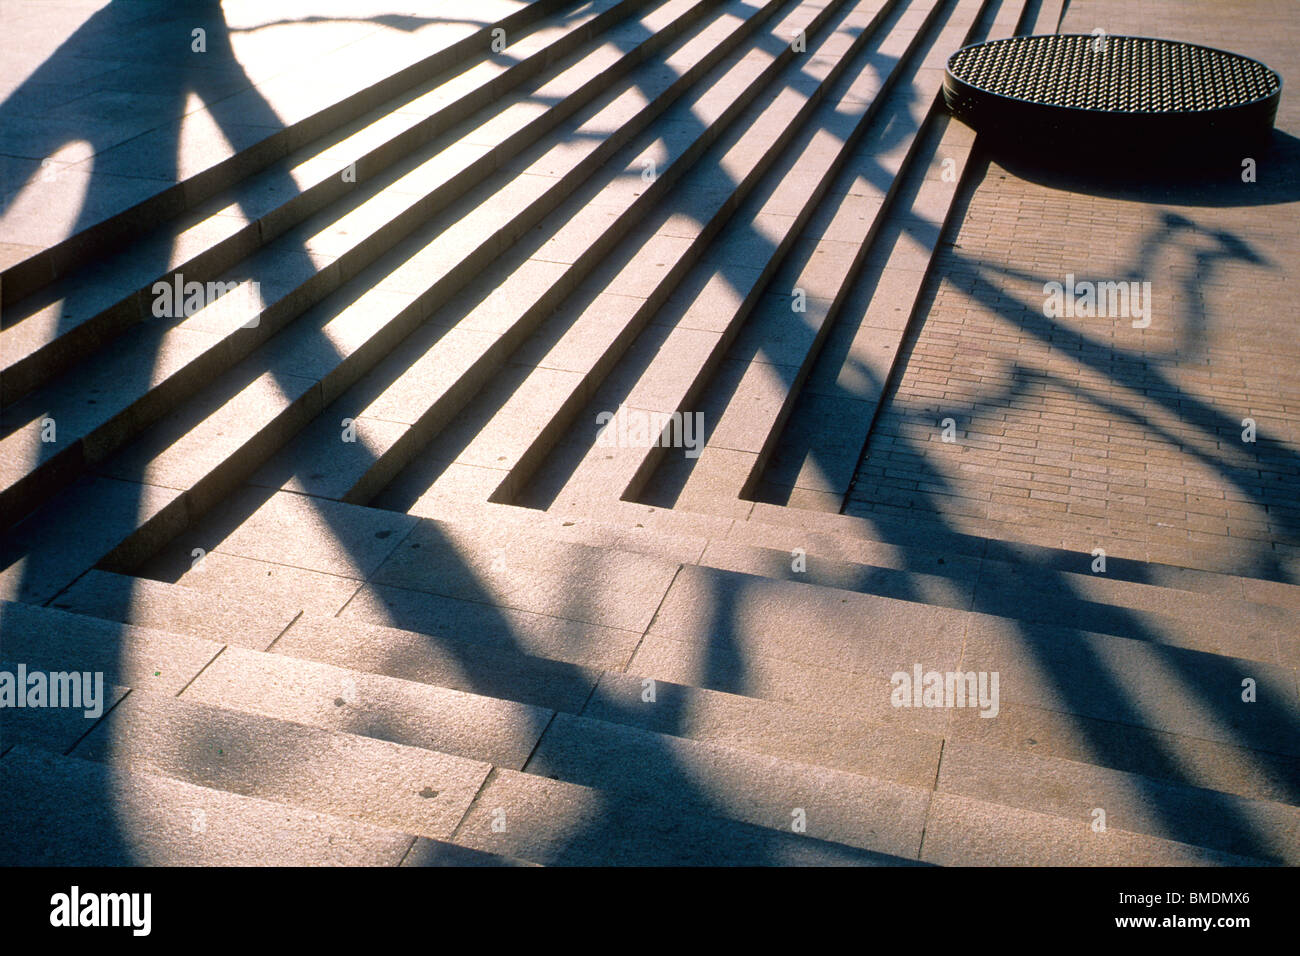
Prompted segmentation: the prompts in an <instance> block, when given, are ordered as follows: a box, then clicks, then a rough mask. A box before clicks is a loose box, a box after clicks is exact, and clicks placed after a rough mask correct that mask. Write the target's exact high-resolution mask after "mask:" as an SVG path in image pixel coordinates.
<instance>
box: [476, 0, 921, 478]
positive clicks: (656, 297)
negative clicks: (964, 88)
mask: <svg viewBox="0 0 1300 956" xmlns="http://www.w3.org/2000/svg"><path fill="white" fill-rule="evenodd" d="M937 10H938V5H936V6H935V8H934V11H937ZM887 13H888V9H887V8H886V9H882V10H880V11H879V12H877V14H876V16H875V17H873V19H872V21H871V23H870V24H869V25H868V26H866V27H864V28H863V29H862V30H861V32H860V33H859V34H858V36H857V37H855V38H854V42H853V44H852V45H851V46H850V48H849V49H848V50H847V51H846V52H845V53H844V54H843V56H842V58H841V59H840V60H839V62H838V63H837V64H836V66H835V68H834V69H832V70H831V71H830V72H829V73H828V74H827V76H826V77H825V79H824V80H823V82H822V85H820V86H819V87H818V88H817V90H816V91H815V92H814V93H813V94H812V95H811V96H809V97H808V99H807V101H806V102H805V104H804V105H803V107H802V108H801V109H800V111H799V113H798V114H797V115H796V116H794V117H792V118H791V121H790V123H789V124H788V125H787V126H786V128H785V130H784V131H783V134H782V135H781V136H780V137H778V138H777V139H776V140H774V141H773V142H772V144H771V147H770V149H769V150H768V151H767V152H766V153H765V154H764V156H763V157H762V159H761V161H760V162H758V163H756V164H754V166H753V167H752V168H751V169H750V171H749V172H748V173H747V174H746V175H745V176H744V177H743V179H742V180H741V181H740V182H739V183H737V184H736V187H735V189H734V190H733V191H732V192H731V194H730V195H729V196H728V198H727V200H726V201H725V202H724V203H723V204H722V206H721V207H720V208H719V209H718V210H717V211H716V212H715V214H714V215H713V216H712V217H711V218H710V219H709V221H708V222H707V223H706V224H705V225H704V227H703V228H702V229H701V231H700V233H699V234H698V235H697V236H696V238H695V240H694V241H693V242H692V244H691V246H690V247H689V248H688V249H687V250H686V251H685V253H684V254H683V255H682V256H681V257H680V258H679V260H678V262H677V263H676V264H675V265H674V266H673V268H672V269H671V270H670V271H669V272H668V273H667V275H665V276H664V278H663V280H662V282H661V283H660V285H659V286H658V287H657V288H656V289H655V291H654V292H653V293H652V295H651V296H650V297H649V298H648V299H647V300H646V304H645V306H644V307H643V308H642V309H640V310H638V312H637V313H636V314H635V315H634V316H633V318H632V320H631V321H630V322H629V323H628V324H627V325H626V326H624V328H623V329H622V330H621V332H620V333H619V335H618V337H617V338H616V339H615V340H614V341H613V342H612V343H610V345H609V347H608V348H607V349H606V350H605V351H604V353H603V354H602V355H601V357H600V358H599V359H598V361H597V362H596V363H595V364H594V365H593V366H592V367H591V368H590V369H588V371H587V372H586V374H585V375H584V378H583V380H582V382H581V383H580V384H579V386H578V387H577V388H575V390H574V391H573V392H572V393H571V394H570V395H569V396H568V398H567V399H566V400H565V402H564V404H563V405H562V406H561V407H560V408H559V409H558V410H556V412H555V413H554V414H553V415H551V417H550V418H549V419H548V421H547V423H546V425H545V427H544V428H543V430H542V431H541V432H540V434H539V435H538V437H537V439H536V440H535V441H534V442H533V443H532V444H531V445H530V446H529V448H528V449H527V451H526V452H525V453H524V454H523V456H521V458H520V459H519V461H518V462H517V463H516V464H515V466H514V467H513V468H512V469H511V470H510V473H509V475H508V476H507V477H506V478H505V480H504V481H503V482H502V483H501V485H499V486H498V487H497V488H496V490H495V491H494V492H493V493H492V494H491V495H490V496H489V500H490V501H493V502H513V501H514V500H516V499H517V497H518V496H519V495H520V494H521V493H522V491H523V489H524V487H525V486H526V485H527V484H528V482H529V481H531V480H532V477H533V475H534V474H535V472H536V470H537V469H538V468H539V467H540V466H541V465H542V463H543V462H544V461H545V460H546V458H547V456H549V455H550V454H551V453H552V452H553V451H554V450H555V445H556V443H557V442H558V441H559V440H560V439H561V438H562V437H563V435H564V434H565V433H567V432H569V431H570V429H572V427H573V424H574V421H575V420H576V419H577V416H578V415H579V414H580V413H581V412H582V411H583V409H584V408H585V406H586V404H587V402H588V401H589V400H590V399H591V397H592V395H593V394H594V393H595V392H596V390H597V389H598V388H599V387H600V385H601V384H602V383H603V382H604V380H605V378H606V377H607V376H608V375H609V374H610V372H612V371H613V369H614V368H615V366H616V365H617V363H618V362H619V361H620V360H621V359H622V357H623V355H624V353H625V352H626V351H627V349H628V347H629V346H630V345H631V344H632V343H633V341H635V339H636V337H637V336H638V335H640V334H641V332H642V331H643V330H644V328H645V326H646V324H647V323H648V322H649V321H650V319H651V318H652V317H653V316H654V315H655V314H656V313H657V312H658V311H659V309H660V308H661V307H662V306H663V304H664V303H665V302H666V301H667V300H668V298H669V297H670V296H671V295H672V293H673V291H674V289H675V288H676V286H677V285H678V284H679V283H680V282H681V280H682V279H683V278H684V277H685V276H686V274H687V273H688V272H690V270H691V269H693V268H694V267H695V266H696V264H697V263H698V262H699V261H700V260H701V259H702V258H703V257H704V255H705V254H706V253H707V252H708V249H709V247H710V244H711V243H712V241H713V240H714V238H715V237H716V236H717V235H718V233H719V232H721V231H722V229H723V228H724V227H725V226H726V224H727V222H728V221H729V220H730V219H731V217H732V216H733V214H734V213H735V212H736V211H737V209H739V207H740V206H741V205H743V204H744V201H745V199H746V198H747V197H748V196H749V194H750V193H751V192H752V191H753V189H754V187H755V186H756V185H757V184H758V182H759V181H760V180H761V179H762V177H763V176H764V175H765V174H766V173H767V172H768V171H769V170H770V169H771V168H772V166H773V165H774V164H775V163H776V162H777V161H778V160H779V159H780V157H781V154H782V153H783V152H784V151H785V149H786V148H787V147H788V146H789V144H790V142H791V141H792V140H793V139H794V138H795V137H796V136H797V135H798V134H799V133H800V132H801V129H802V127H803V126H804V124H805V123H806V122H808V120H809V117H811V115H812V114H813V113H814V112H815V111H816V110H817V108H818V107H819V106H820V105H821V104H822V103H823V102H824V100H825V98H826V96H827V94H828V92H829V90H830V89H831V88H833V86H834V85H835V83H836V81H837V80H838V79H839V78H840V77H841V76H842V75H843V74H844V73H845V71H846V70H847V69H848V67H849V65H850V64H851V62H852V60H853V58H854V57H855V56H856V55H857V54H859V53H860V52H861V51H862V50H863V48H864V47H865V46H866V45H867V44H868V42H869V41H870V40H871V39H872V37H873V36H874V35H875V33H876V31H877V29H878V28H879V26H880V24H881V22H882V20H883V19H884V17H885V16H886V15H887ZM932 16H933V11H932ZM928 22H929V21H927V23H928ZM920 35H921V34H920V32H919V31H918V34H917V36H918V37H919V36H920ZM894 76H895V74H891V81H892V80H893V77H894ZM883 92H884V93H885V94H887V89H886V90H885V91H883ZM877 102H879V101H877ZM875 109H876V107H875V106H874V105H873V107H872V109H871V110H870V111H868V113H867V114H866V115H865V116H864V118H863V122H862V125H861V126H859V127H858V130H857V131H855V137H854V138H855V139H856V136H857V135H860V134H861V132H862V131H864V130H865V128H866V126H867V125H868V124H869V123H870V120H871V118H873V117H874V116H875ZM827 181H829V179H828V180H826V181H823V183H822V184H820V186H819V191H820V190H824V188H825V186H826V182H827ZM811 214H812V209H811V207H805V210H804V212H803V213H802V214H801V215H800V216H799V217H798V218H797V219H796V222H795V224H794V225H793V226H792V228H791V229H790V231H789V232H788V233H787V234H786V236H785V237H784V239H783V240H782V243H781V244H780V246H779V248H778V249H777V251H776V253H775V254H774V255H773V257H772V258H771V259H770V260H769V261H768V264H767V266H766V267H765V272H764V274H765V276H766V275H767V274H768V273H769V272H774V271H775V269H776V268H777V265H778V264H779V261H780V259H781V258H782V257H783V256H784V254H785V251H786V250H787V249H788V248H789V246H790V245H791V244H792V243H793V242H794V241H795V239H796V238H797V235H798V231H799V229H800V228H801V227H802V225H803V223H804V222H806V221H807V219H808V217H810V216H811ZM714 352H715V354H716V353H717V349H716V348H715V350H714ZM656 450H657V451H659V452H660V453H662V452H663V451H664V449H662V448H659V449H656Z"/></svg>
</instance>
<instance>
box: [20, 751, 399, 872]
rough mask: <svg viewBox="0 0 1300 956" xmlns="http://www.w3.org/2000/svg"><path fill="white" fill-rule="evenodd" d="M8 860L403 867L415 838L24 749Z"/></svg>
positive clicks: (77, 863)
mask: <svg viewBox="0 0 1300 956" xmlns="http://www.w3.org/2000/svg"><path fill="white" fill-rule="evenodd" d="M0 807H3V812H4V815H5V821H6V823H7V825H6V826H5V827H4V831H3V833H2V834H0V861H3V862H4V863H5V864H6V865H8V866H16V865H22V866H33V865H41V866H124V865H135V866H140V865H145V866H200V865H201V866H341V865H351V866H356V865H361V866H396V865H397V864H398V863H400V862H401V861H402V859H403V857H405V856H406V854H407V853H408V851H409V850H410V849H411V847H412V844H413V843H415V842H416V838H415V837H413V836H411V835H409V834H406V833H398V832H395V831H393V830H385V829H381V828H379V827H375V826H370V825H367V824H364V823H356V822H354V821H352V820H345V819H341V818H339V817H334V816H329V815H327V814H323V813H313V812H310V811H306V810H299V809H297V808H295V807H289V806H285V805H283V804H278V803H271V802H269V801H266V800H261V799H256V798H253V797H246V796H239V795H236V794H232V793H227V792H224V791H221V790H214V789H211V788H208V787H200V786H195V785H193V784H190V783H185V782H182V781H180V780H175V779H171V778H168V777H163V776H157V775H154V774H150V773H142V772H140V771H136V770H128V769H123V768H119V767H110V766H105V765H104V764H101V763H97V762H95V761H89V760H78V759H74V758H72V757H63V756H59V755H57V754H52V753H48V752H45V751H40V750H35V749H28V748H26V747H15V748H14V749H12V750H10V751H9V752H8V753H7V754H5V755H4V757H3V758H0Z"/></svg>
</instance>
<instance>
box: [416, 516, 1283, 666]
mask: <svg viewBox="0 0 1300 956" xmlns="http://www.w3.org/2000/svg"><path fill="white" fill-rule="evenodd" d="M765 507H766V508H767V510H766V511H764V515H765V516H770V515H773V514H777V513H782V514H789V513H788V512H785V511H784V509H776V508H772V507H770V506H765ZM418 510H419V511H421V512H423V513H425V514H427V515H428V516H430V517H432V518H434V519H437V520H445V521H451V522H458V523H465V524H468V525H474V526H479V527H482V528H484V529H493V530H492V531H490V532H488V531H486V530H485V533H492V534H507V533H510V532H509V531H508V529H516V528H518V529H525V528H529V527H534V528H536V529H538V530H539V531H541V532H542V533H544V534H546V535H547V536H550V537H554V538H558V539H561V540H569V541H573V542H580V543H585V544H589V545H592V546H599V547H606V548H613V549H616V550H626V551H632V552H637V553H643V554H653V555H658V556H663V557H666V558H669V559H671V560H677V561H681V562H684V563H690V564H699V565H703V566H709V567H715V568H719V569H722V570H732V571H741V572H745V573H748V574H754V575H762V576H764V577H770V578H777V579H784V580H788V581H803V582H808V583H813V584H821V585H826V586H829V587H835V588H842V589H845V590H851V591H858V592H861V593H865V594H875V595H879V596H882V597H892V598H899V599H902V600H908V601H916V602H919V603H923V604H930V605H936V606H940V607H950V608H956V609H959V610H976V611H980V612H983V613H987V614H995V615H998V616H1001V617H1005V618H1009V619H1013V620H1018V621H1025V622H1030V623H1032V622H1039V623H1046V624H1058V625H1067V626H1070V627H1075V628H1079V629H1081V630H1085V631H1091V632H1099V633H1107V634H1114V635H1117V636H1124V637H1132V638H1134V639H1138V640H1147V641H1154V642H1157V643H1160V644H1168V645H1172V646H1177V647H1183V648H1188V649H1195V650H1203V651H1207V652H1210V653H1215V654H1226V655H1229V656H1234V657H1238V658H1242V659H1248V660H1260V661H1265V662H1271V663H1275V664H1278V665H1281V666H1284V667H1294V666H1296V664H1297V663H1300V641H1298V640H1297V638H1296V632H1297V617H1296V610H1295V609H1294V608H1292V607H1290V606H1287V604H1286V602H1285V598H1286V597H1288V595H1285V594H1283V595H1282V598H1283V600H1280V601H1279V602H1278V603H1262V602H1260V601H1259V600H1258V598H1256V597H1255V596H1254V588H1253V586H1254V585H1255V584H1267V583H1269V582H1254V581H1252V580H1250V579H1241V578H1234V577H1229V576H1225V575H1219V574H1214V573H1211V572H1199V571H1189V570H1185V569H1179V568H1169V567H1161V566H1149V565H1145V564H1142V563H1138V562H1113V563H1112V562H1108V564H1107V572H1108V573H1106V574H1093V573H1091V572H1090V571H1089V567H1090V563H1091V562H1092V561H1093V558H1092V556H1091V555H1078V554H1073V555H1071V554H1068V553H1064V552H1056V551H1053V550H1051V549H1033V548H1025V549H1020V548H1006V549H1004V548H1001V547H999V548H998V549H997V550H996V551H995V552H994V554H993V555H992V556H980V555H979V551H980V549H978V548H973V549H963V547H962V546H963V544H966V545H969V544H970V543H971V542H970V541H965V542H963V541H955V542H953V545H954V547H952V548H948V547H945V544H947V543H948V542H945V541H934V542H929V543H928V545H929V546H926V547H921V546H914V545H897V544H893V543H885V542H883V541H880V540H875V539H873V538H870V537H864V536H863V535H862V534H861V533H857V534H853V533H851V531H853V530H856V529H850V528H848V527H843V528H842V533H836V532H834V531H827V530H826V529H827V528H833V527H835V524H836V523H835V521H834V520H833V518H843V516H833V518H831V517H830V516H828V520H826V521H823V522H822V524H821V526H820V527H817V528H808V527H803V526H799V525H796V524H795V523H794V521H793V520H791V521H787V522H786V523H783V524H766V523H764V522H763V521H760V520H757V519H753V518H751V519H750V520H746V521H740V520H730V519H727V520H713V521H708V520H707V519H702V518H701V517H700V516H695V515H692V514H690V513H686V512H680V511H663V510H658V509H654V508H653V507H647V506H638V505H632V504H630V503H619V506H618V507H614V508H611V509H607V510H606V513H605V514H604V515H603V516H600V515H593V514H587V513H585V512H587V511H589V510H591V509H586V508H584V509H583V510H584V513H583V514H571V513H566V512H564V511H562V510H561V511H558V512H554V513H550V514H548V515H547V516H546V517H545V518H543V517H541V516H540V515H539V514H538V513H536V512H533V511H530V510H528V509H524V508H513V507H510V506H505V505H495V504H488V505H485V506H481V507H479V506H475V507H469V508H467V507H465V506H464V503H463V502H462V501H459V500H456V499H455V498H454V497H453V496H452V495H450V494H448V495H444V496H442V497H439V498H434V497H430V498H427V499H421V504H420V507H419V509H418ZM794 514H795V517H796V518H797V516H798V514H799V512H795V513H794ZM843 520H844V521H846V522H852V523H855V524H865V522H861V521H860V520H859V519H843ZM881 537H887V536H884V535H882V536H881ZM963 550H973V551H975V552H976V553H962V551H963ZM1111 572H1114V573H1111ZM1134 578H1137V579H1138V580H1134ZM1148 582H1151V583H1148ZM1275 587H1276V588H1277V589H1284V588H1285V587H1286V586H1285V585H1275ZM1248 591H1250V594H1251V596H1249V597H1248V596H1247V592H1248Z"/></svg>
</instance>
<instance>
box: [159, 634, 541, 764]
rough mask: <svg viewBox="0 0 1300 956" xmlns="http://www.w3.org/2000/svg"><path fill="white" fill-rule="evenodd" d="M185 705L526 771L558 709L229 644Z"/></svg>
mask: <svg viewBox="0 0 1300 956" xmlns="http://www.w3.org/2000/svg"><path fill="white" fill-rule="evenodd" d="M181 699H182V700H186V701H193V702H196V703H206V704H209V705H212V706H214V707H223V708H226V709H229V710H237V711H242V712H244V713H248V714H255V715H259V716H262V717H270V718H275V719H278V720H286V721H290V722H292V723H296V724H305V725H307V726H309V727H317V728H320V729H324V730H329V731H335V732H339V733H350V734H361V735H364V736H368V737H375V738H377V739H379V740H386V741H389V742H391V743H395V744H403V745H405V746H408V747H423V748H424V749H426V750H436V751H438V752H440V753H443V754H447V755H450V756H454V757H463V758H466V759H468V760H475V761H481V762H486V763H490V764H493V765H497V766H503V767H512V768H514V769H519V768H520V767H522V766H523V764H524V762H525V761H526V760H527V759H528V754H529V753H530V752H531V751H532V749H533V746H534V745H535V744H536V742H537V739H538V737H540V736H541V733H542V730H543V729H544V728H545V727H546V724H547V722H548V721H549V720H550V718H551V714H552V712H551V711H549V710H544V709H542V708H538V707H532V706H528V705H525V704H518V703H514V702H512V701H506V700H501V699H499V698H492V697H484V696H482V695H480V694H470V693H465V692H462V691H452V690H447V689H445V688H441V687H436V686H434V685H431V684H418V683H415V682H413V681H407V680H401V679H398V678H392V677H383V676H380V675H375V674H363V673H361V672H359V671H352V670H347V669H345V668H339V667H332V666H330V665H327V664H317V663H315V662H312V661H306V660H298V659H295V658H289V657H285V656H282V655H279V654H264V653H259V652H257V651H250V650H247V649H245V648H240V647H227V648H226V649H225V651H223V652H222V654H221V655H220V656H219V657H218V658H217V659H216V660H214V661H213V662H212V664H211V665H209V666H208V667H207V668H206V669H205V670H204V671H203V673H202V674H200V675H199V676H198V677H197V678H196V679H195V680H194V681H193V682H192V683H191V684H190V685H189V686H188V687H186V688H185V691H184V692H183V694H182V695H181Z"/></svg>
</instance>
